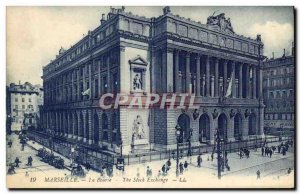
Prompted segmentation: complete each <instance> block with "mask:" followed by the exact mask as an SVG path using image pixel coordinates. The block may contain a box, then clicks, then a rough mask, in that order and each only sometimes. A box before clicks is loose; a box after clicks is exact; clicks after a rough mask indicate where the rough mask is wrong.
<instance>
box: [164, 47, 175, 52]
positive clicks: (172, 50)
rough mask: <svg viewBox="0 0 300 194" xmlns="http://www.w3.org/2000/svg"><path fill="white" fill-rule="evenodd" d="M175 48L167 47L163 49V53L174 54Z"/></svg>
mask: <svg viewBox="0 0 300 194" xmlns="http://www.w3.org/2000/svg"><path fill="white" fill-rule="evenodd" d="M174 50H175V49H174V48H170V47H167V48H166V49H163V50H162V51H163V52H166V53H172V52H174Z"/></svg>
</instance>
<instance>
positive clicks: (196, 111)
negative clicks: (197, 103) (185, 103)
mask: <svg viewBox="0 0 300 194" xmlns="http://www.w3.org/2000/svg"><path fill="white" fill-rule="evenodd" d="M199 115H200V112H199V110H198V109H195V110H194V112H193V118H194V120H196V119H197V118H198V117H199Z"/></svg>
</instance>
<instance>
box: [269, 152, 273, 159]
mask: <svg viewBox="0 0 300 194" xmlns="http://www.w3.org/2000/svg"><path fill="white" fill-rule="evenodd" d="M272 154H273V151H272V150H270V151H269V155H270V158H272Z"/></svg>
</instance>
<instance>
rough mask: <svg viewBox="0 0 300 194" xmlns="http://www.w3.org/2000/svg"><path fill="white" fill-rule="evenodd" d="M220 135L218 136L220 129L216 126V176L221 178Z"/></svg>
mask: <svg viewBox="0 0 300 194" xmlns="http://www.w3.org/2000/svg"><path fill="white" fill-rule="evenodd" d="M221 141H222V140H221V137H220V130H219V129H218V128H217V134H216V142H217V154H218V158H217V159H218V178H219V179H221V171H222V159H221V152H222V150H221Z"/></svg>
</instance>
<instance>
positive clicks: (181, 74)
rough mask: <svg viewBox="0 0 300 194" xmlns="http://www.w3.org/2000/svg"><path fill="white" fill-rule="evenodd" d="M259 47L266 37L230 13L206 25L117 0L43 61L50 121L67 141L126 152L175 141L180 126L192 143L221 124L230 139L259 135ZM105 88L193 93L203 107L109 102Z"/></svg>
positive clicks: (209, 139)
mask: <svg viewBox="0 0 300 194" xmlns="http://www.w3.org/2000/svg"><path fill="white" fill-rule="evenodd" d="M262 54H263V43H262V41H261V37H260V35H257V38H256V39H251V38H247V37H244V36H240V35H237V34H236V33H235V32H234V30H233V27H232V26H231V22H230V18H225V14H220V15H217V16H210V17H208V19H207V23H206V24H202V23H200V22H195V21H192V20H191V19H187V18H183V17H180V16H178V15H174V14H172V13H171V10H170V8H169V7H165V8H164V9H163V14H162V15H161V16H158V17H153V18H146V17H141V16H137V15H134V14H132V13H130V12H129V13H128V12H126V11H125V10H124V7H122V9H114V8H111V11H110V12H109V14H108V15H107V17H106V18H105V16H104V14H103V15H102V19H101V20H100V26H99V27H97V28H96V29H95V30H93V31H89V32H88V34H87V35H86V36H85V37H84V38H83V39H81V40H80V41H79V42H77V43H76V44H75V45H74V46H72V47H71V48H70V49H67V50H64V49H63V48H61V50H60V51H59V55H57V57H56V59H54V60H52V61H51V62H50V63H49V64H48V65H46V66H45V67H44V68H43V77H42V78H43V81H44V89H45V99H44V101H45V105H44V107H43V109H42V121H43V122H42V123H43V125H44V126H43V127H44V129H45V130H46V129H49V128H50V129H53V130H55V132H56V135H57V136H60V137H63V138H64V139H65V141H66V142H69V143H70V144H72V142H73V143H74V142H76V143H77V144H84V145H85V146H89V147H93V148H99V150H108V151H111V152H120V148H121V147H122V148H123V153H124V154H128V153H131V151H133V152H134V151H135V150H139V149H140V150H144V149H149V148H150V147H151V149H155V150H165V149H172V148H175V147H176V136H175V126H176V124H178V125H179V126H180V127H181V133H180V142H181V143H186V142H187V141H190V142H191V144H192V145H199V144H200V143H213V142H214V134H215V132H216V129H217V128H219V129H220V130H221V132H222V135H223V136H224V137H226V139H227V140H228V141H236V140H240V139H248V138H251V137H261V136H263V119H264V117H263V113H264V105H263V101H262V68H261V67H262V60H263V59H264V57H263V55H262ZM228 88H229V89H228ZM230 88H231V90H230ZM228 91H230V92H229V95H227V96H226V97H224V96H225V95H226V93H228ZM106 93H113V94H115V93H125V94H130V95H133V94H140V95H141V96H147V95H149V94H150V93H158V94H163V93H169V94H171V93H178V94H179V93H188V94H190V95H194V96H195V102H197V103H196V105H197V106H198V109H191V110H190V109H173V110H171V109H166V108H165V109H160V108H157V107H156V108H155V107H154V108H151V109H129V108H128V107H127V106H121V107H120V108H119V109H108V110H104V109H101V108H99V98H100V97H101V96H102V95H103V94H106ZM136 131H140V132H141V133H138V134H137V133H136Z"/></svg>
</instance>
